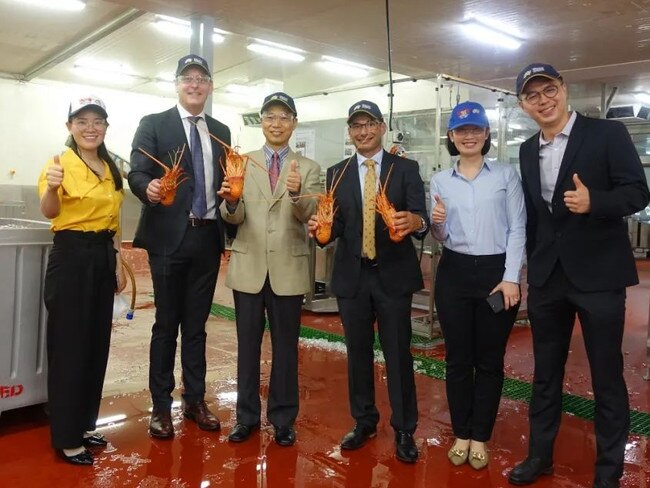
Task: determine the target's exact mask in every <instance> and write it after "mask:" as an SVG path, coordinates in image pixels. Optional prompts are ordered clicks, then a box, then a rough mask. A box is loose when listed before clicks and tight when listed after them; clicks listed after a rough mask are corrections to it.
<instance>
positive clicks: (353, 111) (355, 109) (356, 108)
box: [348, 100, 384, 124]
mask: <svg viewBox="0 0 650 488" xmlns="http://www.w3.org/2000/svg"><path fill="white" fill-rule="evenodd" d="M361 113H363V114H367V115H370V116H371V117H372V118H374V119H377V120H379V121H380V122H383V120H384V116H383V114H382V113H381V110H379V107H378V106H377V104H376V103H373V102H369V101H368V100H361V101H359V102H357V103H355V104H354V105H352V106H351V107H350V110H348V124H349V123H350V121H351V120H352V117H354V116H355V115H357V114H361Z"/></svg>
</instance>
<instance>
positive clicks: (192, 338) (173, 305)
mask: <svg viewBox="0 0 650 488" xmlns="http://www.w3.org/2000/svg"><path fill="white" fill-rule="evenodd" d="M220 263H221V246H220V244H219V232H218V227H217V222H216V221H214V222H212V223H209V224H206V225H204V226H202V227H191V226H189V225H188V227H187V231H186V232H185V236H184V237H183V240H182V242H181V245H180V246H179V248H178V249H177V250H176V251H175V252H174V253H172V254H170V255H168V256H164V255H158V254H149V265H150V267H151V278H152V281H153V288H154V301H155V304H156V322H155V323H154V324H153V327H152V330H151V347H150V351H149V389H150V390H151V397H152V401H153V404H154V406H156V407H158V408H164V409H167V408H170V407H171V404H172V391H173V390H174V386H175V381H174V359H175V356H176V338H177V336H178V330H179V327H180V331H181V365H182V379H183V387H184V393H183V399H184V400H185V402H186V403H195V402H199V401H202V400H203V399H204V397H205V371H206V366H205V339H206V333H205V322H206V321H207V320H208V315H209V314H210V307H211V306H212V299H213V297H214V289H215V286H216V284H217V274H218V273H219V265H220Z"/></svg>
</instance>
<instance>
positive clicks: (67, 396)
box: [38, 96, 126, 465]
mask: <svg viewBox="0 0 650 488" xmlns="http://www.w3.org/2000/svg"><path fill="white" fill-rule="evenodd" d="M107 117H108V115H107V113H106V106H105V105H104V102H102V101H101V100H100V99H99V98H97V97H92V96H90V97H83V98H80V99H76V100H73V101H72V102H71V103H70V108H69V111H68V122H67V124H66V125H67V128H68V131H69V132H70V137H69V138H68V142H67V145H68V146H69V149H67V150H66V151H65V152H64V153H63V154H62V155H61V156H55V157H54V158H53V159H52V160H51V161H49V162H48V163H47V164H46V165H45V167H44V168H43V171H42V172H41V175H40V178H39V181H38V191H39V195H40V198H41V212H42V213H43V215H44V216H45V217H47V218H49V219H51V221H52V225H51V229H52V231H53V232H54V246H53V247H52V251H51V252H50V256H49V262H48V266H47V271H46V275H45V289H44V301H45V307H46V308H47V311H48V320H47V354H48V396H49V410H50V423H51V438H52V447H54V449H56V451H57V453H58V454H59V455H60V456H61V457H62V458H63V459H64V460H65V461H67V462H69V463H71V464H76V465H92V464H93V455H92V453H91V451H89V450H88V449H87V448H88V447H91V448H92V447H103V446H105V445H106V444H107V441H106V439H105V438H104V437H103V436H102V435H101V434H100V433H98V432H96V431H95V428H96V425H95V423H96V421H97V415H98V413H99V405H100V402H101V395H102V387H103V384H104V374H105V372H106V364H107V362H108V349H109V344H110V335H111V321H112V310H113V298H114V294H115V291H121V290H122V289H124V286H125V284H126V280H125V277H124V274H123V270H122V264H121V259H120V240H119V235H120V228H119V216H120V207H121V205H122V200H123V198H124V190H123V185H122V176H121V174H120V172H119V170H118V168H117V166H116V165H115V162H114V161H113V160H112V158H111V157H110V155H109V154H108V151H107V150H106V146H105V145H104V136H105V135H106V129H107V127H108V122H107V121H106V119H107Z"/></svg>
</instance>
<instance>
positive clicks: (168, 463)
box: [0, 262, 650, 488]
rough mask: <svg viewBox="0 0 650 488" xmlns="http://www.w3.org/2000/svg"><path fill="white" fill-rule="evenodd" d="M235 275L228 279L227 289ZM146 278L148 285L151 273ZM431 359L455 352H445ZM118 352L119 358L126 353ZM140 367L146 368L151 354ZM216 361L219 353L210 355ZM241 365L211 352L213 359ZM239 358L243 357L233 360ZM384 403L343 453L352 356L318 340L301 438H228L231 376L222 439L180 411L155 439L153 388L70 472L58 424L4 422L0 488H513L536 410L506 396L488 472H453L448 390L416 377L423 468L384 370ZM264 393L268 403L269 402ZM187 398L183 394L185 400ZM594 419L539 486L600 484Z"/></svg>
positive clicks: (570, 383)
mask: <svg viewBox="0 0 650 488" xmlns="http://www.w3.org/2000/svg"><path fill="white" fill-rule="evenodd" d="M639 267H640V271H641V275H642V284H641V285H639V286H637V287H635V288H632V289H630V290H629V293H628V297H629V300H628V325H627V333H626V338H625V343H624V350H625V352H626V378H627V380H628V386H629V388H630V394H631V402H632V406H633V407H634V408H638V409H640V410H643V411H646V412H648V411H650V383H647V382H644V381H643V380H642V379H641V376H642V374H643V371H644V370H645V366H646V363H645V361H646V359H645V354H646V351H645V344H646V333H647V320H648V291H647V288H648V286H650V266H649V263H647V262H643V263H640V264H639ZM224 276H225V269H224V270H222V272H221V274H220V280H219V281H220V284H219V287H222V286H223V285H222V284H221V282H222V279H223V277H224ZM139 279H146V278H143V277H142V276H140V277H139ZM303 323H305V324H306V325H310V326H312V327H318V328H322V329H323V330H328V331H330V332H340V324H339V323H338V317H337V316H336V315H325V316H314V315H313V314H308V313H306V314H305V316H304V320H303ZM221 335H223V337H226V336H227V337H228V340H227V341H225V340H224V341H221V342H222V343H226V344H228V346H229V347H232V339H231V338H232V324H231V323H228V322H227V321H226V322H224V323H220V324H218V325H217V326H214V327H212V328H211V329H210V330H209V341H211V342H212V343H219V342H220V336H221ZM263 351H264V360H263V364H262V374H263V384H265V383H266V382H267V381H268V375H269V366H270V364H269V359H270V353H269V344H268V338H265V342H264V346H263ZM426 353H427V354H432V355H434V356H436V357H442V356H444V349H443V348H442V347H441V346H439V347H436V348H435V349H433V350H431V351H427V352H426ZM111 354H116V355H119V354H120V351H115V350H114V351H112V352H111ZM141 354H142V356H141V358H140V359H138V361H142V362H146V361H147V353H146V349H145V350H143V351H142V353H141ZM211 354H212V353H211ZM215 357H218V358H220V360H226V359H225V358H228V357H232V356H228V355H225V354H222V355H219V356H212V355H210V356H209V358H208V360H209V361H210V360H214V358H215ZM231 360H232V359H231ZM507 364H508V371H507V374H508V375H509V376H512V377H516V378H520V379H525V380H530V379H531V376H532V355H531V352H530V334H529V331H528V330H527V328H525V327H520V328H517V329H516V330H515V331H514V332H513V335H512V337H511V340H510V343H509V348H508V356H507ZM585 365H586V359H585V355H584V348H583V347H582V344H581V336H580V332H579V327H577V328H576V331H575V335H574V341H573V345H572V353H571V355H570V359H569V363H568V365H567V379H566V385H567V389H568V390H570V391H571V392H572V393H575V394H579V395H583V396H590V395H591V393H590V386H589V375H588V369H587V368H586V366H585ZM375 379H376V384H377V389H376V390H377V404H378V407H379V410H380V412H381V414H382V418H381V420H380V424H379V426H378V427H379V432H378V436H377V438H375V439H373V440H371V441H370V442H369V443H368V445H366V446H365V447H363V448H362V449H360V450H358V451H354V452H345V451H344V452H341V451H340V449H339V447H338V443H339V441H340V439H341V437H342V436H343V435H344V434H345V433H346V432H347V431H348V430H349V428H350V427H351V426H352V419H351V418H350V416H349V411H348V405H347V388H346V362H345V355H344V354H343V353H342V352H339V351H337V350H334V348H333V349H322V348H320V347H316V346H315V345H313V344H311V343H309V342H307V343H303V344H302V345H301V349H300V389H301V410H300V416H299V418H298V421H297V424H296V428H297V432H298V441H297V443H296V445H295V446H294V447H290V448H283V447H279V446H277V445H276V444H275V443H274V442H273V432H272V428H271V427H269V426H268V424H266V423H265V424H264V425H263V427H262V430H261V431H260V433H258V434H255V435H253V437H252V438H251V439H250V440H249V441H247V442H245V443H242V444H239V445H236V444H235V445H233V444H230V443H228V442H227V440H226V436H227V434H228V432H229V431H230V429H231V428H232V426H233V424H234V403H235V381H234V378H233V377H231V376H229V377H223V378H219V379H217V380H213V381H210V382H209V384H208V394H207V399H208V402H209V403H210V405H211V406H212V408H213V410H214V411H215V412H217V413H218V415H219V417H220V418H221V420H222V426H223V427H222V431H221V432H220V433H206V432H203V431H200V430H198V428H197V427H196V425H194V424H193V423H191V422H188V421H184V420H183V419H182V416H181V415H180V412H179V411H178V410H175V411H174V418H175V426H176V432H177V434H176V437H175V438H174V439H173V440H170V441H162V440H152V439H151V438H149V436H148V435H147V426H148V417H149V412H148V409H149V407H150V402H149V396H148V393H147V392H146V391H139V392H135V393H129V394H117V395H113V396H109V397H106V398H104V401H103V403H102V411H101V415H102V416H109V415H117V414H123V415H125V416H126V417H125V419H124V420H123V421H122V422H120V423H118V424H116V425H112V426H108V427H105V428H103V432H104V434H105V435H106V436H107V438H108V439H109V440H110V444H109V447H108V448H107V449H105V450H104V451H103V452H102V451H100V452H99V453H98V455H97V456H96V463H95V465H94V466H93V467H90V468H85V467H76V466H70V465H68V464H66V463H64V462H63V461H61V460H59V459H57V458H56V457H55V455H54V453H53V451H52V450H51V449H50V448H49V430H48V426H47V417H46V416H45V414H44V413H43V409H42V408H41V407H39V406H35V407H28V408H24V409H18V410H13V411H6V412H4V413H2V416H0V487H5V486H6V487H45V486H48V487H49V486H55V487H97V488H103V487H114V486H115V487H117V486H127V487H141V488H152V487H201V488H204V487H245V488H248V487H258V488H259V487H269V488H272V487H275V488H280V487H281V488H285V487H309V488H311V487H314V488H319V487H331V488H334V487H349V488H366V487H373V488H374V487H378V488H385V487H393V488H396V487H399V488H402V487H404V488H408V487H418V488H420V487H421V488H424V487H441V488H444V487H455V488H472V487H481V488H483V487H486V488H489V487H506V486H509V485H508V483H507V481H506V478H505V476H506V474H507V472H508V471H509V469H510V468H511V467H512V465H513V464H514V463H515V462H517V461H519V460H521V459H522V458H523V457H525V454H526V437H527V432H528V428H527V419H526V415H527V406H526V405H525V404H524V403H521V402H515V401H511V400H503V401H502V403H501V409H500V412H499V417H498V419H497V424H496V427H495V431H494V436H493V438H492V440H491V441H490V443H489V446H490V455H491V461H490V464H489V467H488V468H487V469H486V470H483V471H481V472H476V471H474V470H473V469H472V468H471V467H470V466H469V465H464V466H462V467H460V468H456V467H453V466H452V465H451V464H450V463H449V461H448V460H447V457H446V453H447V449H448V448H449V445H450V442H451V436H452V434H451V429H450V423H449V414H448V411H447V405H446V397H445V392H444V383H443V382H442V381H439V380H434V379H431V378H428V377H425V376H421V375H417V377H416V381H417V389H418V405H419V409H420V421H419V427H418V430H417V432H416V435H415V437H416V442H417V444H418V447H419V450H420V460H419V462H418V463H416V464H415V465H405V464H403V463H401V462H399V461H397V460H396V459H395V457H394V447H393V435H392V430H391V428H390V425H389V423H388V418H389V406H388V401H387V393H386V381H385V375H384V369H383V366H382V365H378V366H377V368H376V378H375ZM266 393H267V392H266V390H265V389H264V387H263V391H262V395H263V398H265V397H266ZM176 397H177V398H179V395H178V393H177V394H176ZM592 427H593V426H592V424H591V423H590V422H587V421H584V420H580V419H577V418H575V417H572V416H566V415H565V416H564V418H563V423H562V428H561V430H560V435H559V438H558V442H557V445H556V451H555V474H554V475H553V476H551V477H545V478H543V479H542V480H540V481H539V482H538V483H536V484H535V485H533V486H535V487H539V488H550V487H559V488H574V487H590V486H591V481H592V476H593V471H592V470H593V462H594V456H595V454H594V450H595V447H594V446H595V439H594V435H593V432H592ZM649 439H650V438H648V437H640V436H631V437H630V440H629V446H628V450H627V454H626V466H625V476H624V478H623V483H622V486H624V487H626V488H632V487H634V488H637V487H638V488H650V445H649V444H650V443H649Z"/></svg>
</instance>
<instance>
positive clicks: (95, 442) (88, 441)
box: [81, 433, 108, 447]
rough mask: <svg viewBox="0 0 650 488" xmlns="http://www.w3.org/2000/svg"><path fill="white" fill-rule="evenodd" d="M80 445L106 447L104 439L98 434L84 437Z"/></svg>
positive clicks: (106, 443)
mask: <svg viewBox="0 0 650 488" xmlns="http://www.w3.org/2000/svg"><path fill="white" fill-rule="evenodd" d="M81 443H82V444H83V445H84V447H106V446H107V445H108V441H107V440H106V438H105V437H104V436H103V435H101V434H99V433H97V434H93V435H91V436H88V437H84V438H83V441H82V442H81Z"/></svg>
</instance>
